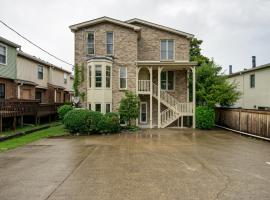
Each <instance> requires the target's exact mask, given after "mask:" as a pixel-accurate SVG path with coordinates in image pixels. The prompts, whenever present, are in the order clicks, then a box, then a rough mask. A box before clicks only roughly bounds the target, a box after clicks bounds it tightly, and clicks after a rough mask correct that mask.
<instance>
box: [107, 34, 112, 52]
mask: <svg viewBox="0 0 270 200" xmlns="http://www.w3.org/2000/svg"><path fill="white" fill-rule="evenodd" d="M106 49H107V54H108V55H112V54H113V32H107V33H106Z"/></svg>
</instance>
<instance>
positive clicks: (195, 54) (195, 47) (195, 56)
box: [190, 38, 211, 66]
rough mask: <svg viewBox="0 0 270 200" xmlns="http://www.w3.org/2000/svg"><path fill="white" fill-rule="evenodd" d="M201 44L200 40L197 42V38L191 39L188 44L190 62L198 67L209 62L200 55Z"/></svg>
mask: <svg viewBox="0 0 270 200" xmlns="http://www.w3.org/2000/svg"><path fill="white" fill-rule="evenodd" d="M202 43H203V41H202V40H198V39H197V38H193V39H192V40H191V42H190V60H191V61H197V62H198V66H200V65H201V64H202V63H210V62H211V60H210V59H209V58H207V57H206V56H204V55H202V54H201V47H200V46H201V44H202Z"/></svg>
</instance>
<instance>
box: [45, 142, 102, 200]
mask: <svg viewBox="0 0 270 200" xmlns="http://www.w3.org/2000/svg"><path fill="white" fill-rule="evenodd" d="M97 148H98V147H95V148H94V149H93V151H92V152H90V153H89V154H88V155H87V156H85V157H84V158H83V159H82V160H81V161H80V162H78V163H77V165H76V166H75V167H74V169H73V170H71V172H70V173H69V174H68V175H67V176H66V177H65V178H64V179H63V180H62V181H61V182H60V183H59V184H58V185H57V186H56V187H55V188H54V190H53V191H52V192H51V193H50V194H49V195H48V196H47V197H46V198H45V199H44V200H48V199H49V198H50V197H51V196H52V195H53V194H54V193H55V192H56V190H58V188H60V187H61V185H63V183H64V182H66V180H67V179H68V178H69V177H70V176H71V175H72V174H73V173H74V172H75V171H76V170H77V169H78V168H79V167H80V166H81V164H82V163H83V162H84V161H85V160H86V159H87V158H88V157H89V156H90V155H92V154H93V153H94V152H95V150H96V149H97Z"/></svg>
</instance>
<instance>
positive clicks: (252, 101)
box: [228, 57, 270, 110]
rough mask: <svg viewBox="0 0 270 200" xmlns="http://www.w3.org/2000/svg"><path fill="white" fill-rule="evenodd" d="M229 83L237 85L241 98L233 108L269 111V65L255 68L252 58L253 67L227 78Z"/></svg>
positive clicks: (231, 74)
mask: <svg viewBox="0 0 270 200" xmlns="http://www.w3.org/2000/svg"><path fill="white" fill-rule="evenodd" d="M228 80H229V81H230V82H234V83H236V84H237V89H238V90H239V91H240V92H241V98H240V99H239V100H238V101H237V102H236V103H235V104H234V107H240V108H244V109H259V110H270V87H269V85H270V63H269V64H265V65H261V66H256V61H255V57H253V66H252V68H250V69H245V70H243V71H239V72H236V73H232V69H231V66H230V74H229V76H228Z"/></svg>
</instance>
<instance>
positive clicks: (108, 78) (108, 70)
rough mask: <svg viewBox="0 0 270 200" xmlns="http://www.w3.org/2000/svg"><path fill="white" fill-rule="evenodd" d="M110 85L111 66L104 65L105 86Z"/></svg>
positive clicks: (108, 86)
mask: <svg viewBox="0 0 270 200" xmlns="http://www.w3.org/2000/svg"><path fill="white" fill-rule="evenodd" d="M110 87H111V67H110V66H106V88H110Z"/></svg>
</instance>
